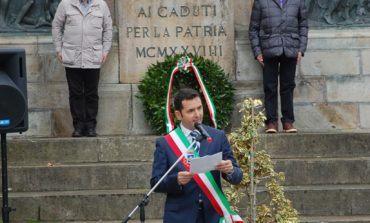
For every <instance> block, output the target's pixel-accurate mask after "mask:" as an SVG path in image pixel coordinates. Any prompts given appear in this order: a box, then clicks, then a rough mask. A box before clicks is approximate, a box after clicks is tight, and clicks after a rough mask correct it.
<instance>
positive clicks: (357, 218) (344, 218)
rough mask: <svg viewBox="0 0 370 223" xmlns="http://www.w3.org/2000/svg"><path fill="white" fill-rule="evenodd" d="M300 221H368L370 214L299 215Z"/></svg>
mask: <svg viewBox="0 0 370 223" xmlns="http://www.w3.org/2000/svg"><path fill="white" fill-rule="evenodd" d="M300 220H301V223H369V222H370V215H367V216H361V215H359V216H330V217H328V216H316V217H306V216H301V217H300Z"/></svg>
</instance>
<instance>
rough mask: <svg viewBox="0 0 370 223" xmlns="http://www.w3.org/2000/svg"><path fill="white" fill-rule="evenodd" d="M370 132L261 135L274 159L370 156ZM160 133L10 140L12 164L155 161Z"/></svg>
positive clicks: (264, 145) (264, 147)
mask: <svg viewBox="0 0 370 223" xmlns="http://www.w3.org/2000/svg"><path fill="white" fill-rule="evenodd" d="M369 136H370V134H369V133H299V134H280V133H279V134H273V135H271V134H269V135H267V134H261V140H260V141H261V142H260V143H259V144H257V148H258V149H264V150H266V151H267V152H268V153H269V154H270V155H271V156H272V157H273V158H335V157H362V156H365V157H370V149H369V147H370V137H369ZM156 138H157V136H127V137H97V138H78V139H76V138H42V139H34V138H30V139H9V140H8V150H9V155H8V156H9V164H12V165H24V164H26V165H32V164H45V163H48V162H51V163H83V162H88V163H89V162H121V161H142V160H145V161H148V160H152V158H153V152H154V147H155V145H154V142H155V139H156Z"/></svg>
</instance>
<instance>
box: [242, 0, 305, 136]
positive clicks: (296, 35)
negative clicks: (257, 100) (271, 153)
mask: <svg viewBox="0 0 370 223" xmlns="http://www.w3.org/2000/svg"><path fill="white" fill-rule="evenodd" d="M307 34H308V22H307V10H306V7H305V0H255V1H254V4H253V9H252V15H251V20H250V25H249V39H250V41H251V47H252V50H253V53H254V56H255V58H256V60H257V61H258V62H259V63H260V64H261V65H262V67H263V86H264V93H265V109H266V116H267V119H266V126H267V127H266V132H267V133H276V132H277V131H278V115H277V107H278V105H277V103H278V98H277V89H278V80H279V76H280V98H281V113H282V118H281V122H282V124H283V129H284V131H285V132H297V129H295V128H294V126H293V122H294V109H293V91H294V88H295V86H296V85H295V72H296V65H297V62H299V61H300V60H301V58H302V57H303V56H304V52H305V51H306V48H307Z"/></svg>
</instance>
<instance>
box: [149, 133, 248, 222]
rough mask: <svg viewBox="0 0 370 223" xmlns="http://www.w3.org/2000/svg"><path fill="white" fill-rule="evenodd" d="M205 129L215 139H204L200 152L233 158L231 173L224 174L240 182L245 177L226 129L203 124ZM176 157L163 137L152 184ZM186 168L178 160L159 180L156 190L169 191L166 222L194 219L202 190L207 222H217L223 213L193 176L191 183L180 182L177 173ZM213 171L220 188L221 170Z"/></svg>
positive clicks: (224, 158)
mask: <svg viewBox="0 0 370 223" xmlns="http://www.w3.org/2000/svg"><path fill="white" fill-rule="evenodd" d="M204 127H205V129H206V131H207V132H208V133H209V134H210V136H211V137H212V139H213V142H212V143H208V142H207V141H206V140H204V139H203V140H202V141H201V144H200V151H199V155H200V156H205V155H211V154H215V153H218V152H222V159H223V160H231V161H232V163H233V166H234V171H233V173H232V174H231V175H230V176H227V175H226V174H222V177H223V178H224V179H225V180H227V181H228V182H230V183H231V184H238V183H240V181H241V180H242V177H243V173H242V171H241V169H240V168H239V166H238V164H237V163H236V161H235V159H234V157H233V153H232V151H231V148H230V144H229V142H228V140H227V138H226V135H225V133H224V132H223V131H221V130H217V129H214V128H211V127H208V126H204ZM176 160H177V157H176V156H175V154H174V153H173V151H172V149H171V148H170V147H169V145H168V144H167V142H166V140H165V139H164V138H163V137H161V138H159V139H157V141H156V150H155V152H154V162H153V169H152V178H151V180H150V184H151V186H152V187H153V186H154V185H155V184H156V183H157V182H158V180H159V179H160V178H161V177H162V176H163V175H164V173H165V172H166V171H167V170H168V169H169V168H170V167H171V166H172V164H173V163H175V162H176ZM179 171H185V168H184V166H183V164H181V162H180V163H178V164H177V165H176V166H175V168H174V169H173V170H172V171H171V172H170V173H169V175H167V176H166V177H165V178H164V180H163V181H162V182H161V183H160V184H159V186H158V187H157V189H156V190H155V191H156V192H162V193H166V194H167V198H166V204H165V210H164V219H163V222H164V223H195V222H196V218H197V213H198V207H199V202H198V201H199V194H201V196H202V198H203V201H204V202H203V203H204V213H205V222H207V223H218V222H219V218H220V216H219V215H218V214H217V212H216V211H215V210H214V208H213V206H212V204H211V203H210V201H209V200H208V198H207V197H206V195H204V194H203V192H202V191H201V189H200V188H199V187H198V185H197V184H196V182H195V181H194V179H192V180H191V181H190V182H189V183H188V184H186V185H184V186H180V185H179V184H178V183H177V173H178V172H179ZM212 175H213V177H214V179H215V181H216V183H217V184H218V186H219V187H220V188H221V177H220V172H219V171H212Z"/></svg>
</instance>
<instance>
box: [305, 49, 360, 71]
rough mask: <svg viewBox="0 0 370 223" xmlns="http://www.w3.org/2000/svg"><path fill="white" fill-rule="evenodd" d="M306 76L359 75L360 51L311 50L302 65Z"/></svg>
mask: <svg viewBox="0 0 370 223" xmlns="http://www.w3.org/2000/svg"><path fill="white" fill-rule="evenodd" d="M300 69H301V70H300V73H301V74H302V75H305V76H312V75H315V76H332V75H359V74H360V54H359V52H358V51H352V50H348V51H345V50H338V51H309V52H307V53H306V54H305V56H304V58H303V60H302V61H301V65H300Z"/></svg>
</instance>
